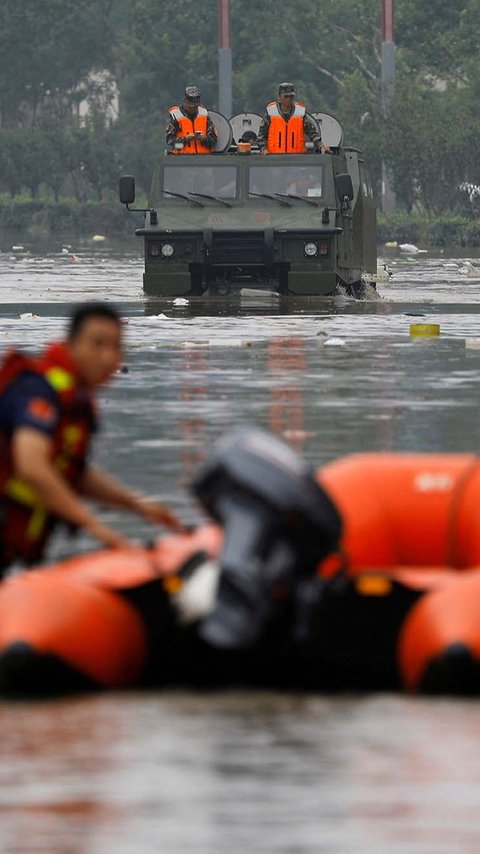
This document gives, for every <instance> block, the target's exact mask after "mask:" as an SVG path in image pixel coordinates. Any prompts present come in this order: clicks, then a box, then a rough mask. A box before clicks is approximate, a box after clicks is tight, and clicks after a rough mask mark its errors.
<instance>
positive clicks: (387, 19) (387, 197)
mask: <svg viewBox="0 0 480 854" xmlns="http://www.w3.org/2000/svg"><path fill="white" fill-rule="evenodd" d="M380 2H381V20H382V54H381V63H382V67H381V99H382V115H383V120H384V122H388V121H389V119H390V111H391V106H392V100H393V95H394V92H395V0H380ZM382 211H383V213H384V214H393V213H395V193H394V192H393V189H392V181H391V176H390V174H389V170H388V168H387V166H386V164H385V163H382Z"/></svg>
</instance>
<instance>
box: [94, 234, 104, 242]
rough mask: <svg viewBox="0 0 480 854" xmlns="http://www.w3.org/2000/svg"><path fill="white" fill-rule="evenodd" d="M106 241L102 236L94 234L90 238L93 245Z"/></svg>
mask: <svg viewBox="0 0 480 854" xmlns="http://www.w3.org/2000/svg"><path fill="white" fill-rule="evenodd" d="M106 239H107V238H106V237H105V235H104V234H94V235H93V237H92V240H94V241H95V243H101V242H102V241H103V240H106Z"/></svg>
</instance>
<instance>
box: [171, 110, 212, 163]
mask: <svg viewBox="0 0 480 854" xmlns="http://www.w3.org/2000/svg"><path fill="white" fill-rule="evenodd" d="M168 112H169V113H170V115H171V116H172V118H174V119H175V120H176V121H177V123H178V125H179V130H178V132H177V138H178V137H184V136H188V134H189V133H197V131H200V132H201V134H202V135H203V136H206V135H207V118H208V110H206V109H205V107H199V108H198V110H197V115H196V116H192V117H190V116H186V115H185V114H184V113H183V112H182V110H181V109H180V107H170V109H169V111H168ZM173 153H174V154H211V153H212V149H211V148H209V147H208V145H205V143H204V142H200V141H199V140H198V139H191V140H190V141H189V142H184V144H183V148H180V149H177V148H174V149H173Z"/></svg>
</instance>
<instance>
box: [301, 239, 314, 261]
mask: <svg viewBox="0 0 480 854" xmlns="http://www.w3.org/2000/svg"><path fill="white" fill-rule="evenodd" d="M303 251H304V252H305V255H308V256H309V258H313V256H314V255H316V254H317V252H318V245H317V244H316V243H313V241H312V242H310V243H306V244H305V246H304V247H303Z"/></svg>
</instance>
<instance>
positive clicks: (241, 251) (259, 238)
mask: <svg viewBox="0 0 480 854" xmlns="http://www.w3.org/2000/svg"><path fill="white" fill-rule="evenodd" d="M212 259H213V263H214V264H242V265H243V264H264V263H265V240H264V235H263V232H260V233H258V232H252V233H249V232H244V233H243V234H239V233H238V232H237V233H235V234H225V233H224V232H223V233H222V234H214V235H213V241H212Z"/></svg>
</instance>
